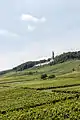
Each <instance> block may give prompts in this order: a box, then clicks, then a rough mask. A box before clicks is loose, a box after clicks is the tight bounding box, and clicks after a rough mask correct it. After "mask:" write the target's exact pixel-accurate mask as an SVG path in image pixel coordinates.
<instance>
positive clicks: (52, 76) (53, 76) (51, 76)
mask: <svg viewBox="0 0 80 120" xmlns="http://www.w3.org/2000/svg"><path fill="white" fill-rule="evenodd" d="M55 77H56V76H55V75H50V76H49V77H48V78H50V79H51V78H55Z"/></svg>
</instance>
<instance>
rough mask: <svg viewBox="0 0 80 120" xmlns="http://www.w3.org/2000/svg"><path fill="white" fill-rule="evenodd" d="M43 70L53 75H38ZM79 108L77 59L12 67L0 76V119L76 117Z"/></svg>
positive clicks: (79, 62)
mask: <svg viewBox="0 0 80 120" xmlns="http://www.w3.org/2000/svg"><path fill="white" fill-rule="evenodd" d="M73 68H74V69H73ZM43 73H46V74H47V76H50V75H53V74H54V75H55V76H56V77H55V78H48V77H47V78H46V79H41V75H42V74H43ZM57 106H58V107H57ZM79 108H80V60H70V61H66V62H63V63H59V64H55V65H52V66H50V65H47V66H42V67H38V68H33V69H28V70H24V71H18V72H15V71H12V72H9V73H6V74H5V75H3V76H1V77H0V119H1V120H32V119H33V120H42V119H43V120H47V119H48V120H53V119H54V120H56V119H60V120H64V119H70V120H71V119H72V120H75V118H76V119H77V120H78V119H80V116H79V115H80V114H79V113H80V109H79ZM56 111H57V112H56ZM75 111H76V112H75ZM53 113H54V114H53Z"/></svg>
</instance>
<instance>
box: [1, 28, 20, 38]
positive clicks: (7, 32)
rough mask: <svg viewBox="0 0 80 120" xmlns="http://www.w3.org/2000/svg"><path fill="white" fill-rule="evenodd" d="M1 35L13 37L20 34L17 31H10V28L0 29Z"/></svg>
mask: <svg viewBox="0 0 80 120" xmlns="http://www.w3.org/2000/svg"><path fill="white" fill-rule="evenodd" d="M0 35H3V36H11V37H18V35H17V34H16V33H13V32H9V31H8V30H3V29H2V30H0Z"/></svg>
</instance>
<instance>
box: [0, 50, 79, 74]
mask: <svg viewBox="0 0 80 120" xmlns="http://www.w3.org/2000/svg"><path fill="white" fill-rule="evenodd" d="M74 59H75V60H80V51H75V52H67V53H63V54H61V55H58V56H56V57H55V58H54V62H52V63H51V64H50V65H54V64H58V63H63V62H66V61H69V60H74ZM50 60H51V58H48V59H47V60H46V59H43V60H39V61H28V62H26V63H23V64H21V65H18V66H16V67H14V68H12V69H11V70H5V71H2V72H0V75H3V74H6V73H8V72H12V71H16V72H17V71H23V70H25V69H29V68H32V67H33V66H34V65H37V64H41V63H45V62H49V61H50Z"/></svg>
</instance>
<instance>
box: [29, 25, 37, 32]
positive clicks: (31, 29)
mask: <svg viewBox="0 0 80 120" xmlns="http://www.w3.org/2000/svg"><path fill="white" fill-rule="evenodd" d="M35 28H36V27H35V26H31V25H28V31H30V32H31V31H34V30H35Z"/></svg>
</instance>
